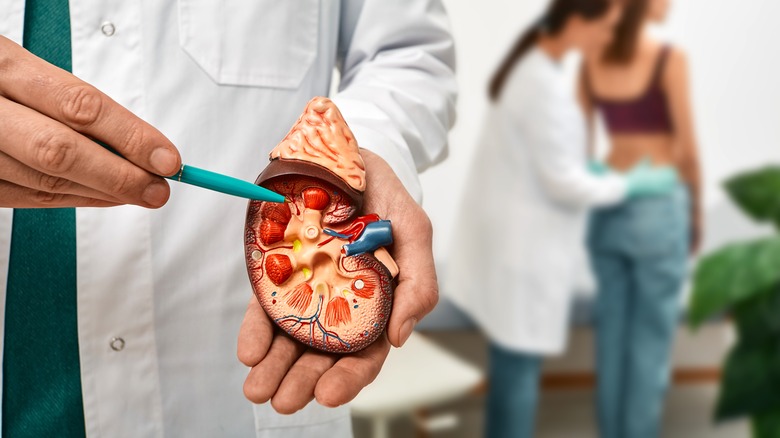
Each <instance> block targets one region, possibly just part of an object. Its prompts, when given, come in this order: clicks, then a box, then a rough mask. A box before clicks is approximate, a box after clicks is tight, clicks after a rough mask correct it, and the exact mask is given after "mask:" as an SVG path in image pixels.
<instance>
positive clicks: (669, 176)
mask: <svg viewBox="0 0 780 438" xmlns="http://www.w3.org/2000/svg"><path fill="white" fill-rule="evenodd" d="M619 16H620V8H619V6H618V5H617V4H615V3H613V2H611V1H610V0H553V2H552V4H551V5H550V7H549V9H548V10H547V12H546V13H545V14H544V16H543V17H542V18H541V19H540V20H539V21H538V22H537V23H536V24H535V25H534V26H533V27H532V28H531V29H530V30H528V31H527V32H526V33H525V34H524V35H523V36H522V37H521V38H520V40H519V41H518V42H517V43H516V44H515V46H514V47H513V48H512V50H511V52H510V53H509V55H508V57H507V58H506V60H504V62H503V64H502V65H501V66H500V67H499V69H498V71H497V73H496V74H495V76H494V78H493V81H492V83H491V85H490V97H491V100H492V105H491V107H490V109H489V112H488V115H487V120H486V123H485V126H484V133H483V135H482V137H481V141H480V144H479V148H478V150H477V152H476V154H477V155H476V157H475V158H474V160H473V162H474V167H473V168H472V170H471V174H470V175H469V179H468V182H467V189H466V193H465V198H464V204H463V207H462V211H461V214H460V215H459V224H458V225H457V226H456V232H457V234H456V236H455V238H454V239H453V241H454V242H455V248H456V249H455V250H453V251H451V254H452V260H451V264H450V266H449V267H450V268H451V269H450V274H451V275H449V276H448V278H447V280H448V281H447V282H446V283H445V287H444V290H445V291H446V293H449V294H451V297H452V299H453V300H454V302H455V303H456V304H457V305H458V307H460V308H461V309H463V310H464V311H465V312H466V313H467V314H469V315H470V316H472V317H473V318H474V320H475V321H476V322H477V324H478V325H479V326H480V327H481V329H482V330H483V331H484V332H485V334H486V335H487V336H488V338H489V340H490V344H491V345H490V354H489V357H490V376H491V385H490V391H489V396H488V403H487V415H486V430H487V434H486V435H487V436H488V437H489V438H493V437H504V436H506V437H527V436H531V435H532V434H533V429H534V415H535V407H536V401H537V393H538V381H539V374H540V363H541V357H542V356H545V355H553V354H557V353H560V352H561V351H562V350H563V348H564V346H565V341H566V333H567V327H568V316H569V306H570V298H571V293H572V290H573V289H574V282H575V278H574V277H575V268H576V263H575V262H576V257H574V256H575V255H576V254H578V253H581V251H582V245H583V239H584V228H585V222H586V214H587V212H588V210H589V209H590V208H591V207H595V206H602V205H609V204H615V203H619V202H621V201H622V200H624V199H626V198H627V197H634V196H646V195H654V194H658V193H666V192H667V191H670V190H671V189H672V188H673V186H674V183H675V181H676V174H675V173H674V171H672V170H671V169H670V168H663V169H654V168H651V167H649V166H646V165H643V166H637V167H635V168H633V169H632V170H631V171H629V172H628V173H626V174H625V175H619V174H616V173H610V172H598V171H597V170H594V169H590V170H589V168H588V166H587V130H586V123H585V119H584V116H583V111H582V107H581V106H580V105H579V103H578V101H577V98H576V95H577V94H576V88H575V85H576V81H575V77H576V75H574V74H570V73H569V70H567V69H566V68H565V62H564V60H565V58H567V54H569V53H570V52H571V51H572V50H575V49H579V50H582V51H589V50H595V49H598V48H600V47H603V46H604V45H606V44H607V43H609V41H610V39H611V35H612V31H613V27H614V25H615V23H616V22H617V20H618V19H619Z"/></svg>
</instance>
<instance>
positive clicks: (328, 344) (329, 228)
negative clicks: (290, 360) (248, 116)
mask: <svg viewBox="0 0 780 438" xmlns="http://www.w3.org/2000/svg"><path fill="white" fill-rule="evenodd" d="M270 158H271V162H270V163H269V164H268V166H267V167H266V168H265V170H264V171H263V172H262V173H261V174H260V176H259V177H258V178H257V181H256V182H255V183H256V184H259V185H261V186H263V187H266V188H268V189H271V190H273V191H275V192H277V193H280V194H282V195H284V196H285V197H286V198H287V202H286V203H285V204H277V203H272V202H262V201H250V203H249V208H248V210H247V217H246V227H245V234H244V246H245V250H246V262H247V269H248V271H249V278H250V281H251V283H252V288H253V289H254V292H255V296H256V297H257V299H258V301H259V302H260V304H261V305H262V307H263V309H264V310H265V312H266V313H267V314H268V315H269V317H270V318H271V319H272V320H273V321H274V322H275V323H276V325H277V326H279V327H280V328H281V329H282V330H284V331H285V332H287V333H288V334H290V335H291V336H292V337H293V338H295V339H297V340H298V341H300V342H302V343H304V344H306V345H308V346H311V347H314V348H317V349H319V350H323V351H327V352H331V353H351V352H355V351H359V350H361V349H363V348H365V347H366V346H368V345H369V344H371V343H372V342H373V341H375V340H376V338H377V337H379V335H380V334H381V333H382V332H383V331H384V329H385V325H386V324H387V320H388V318H389V316H390V309H391V306H392V296H393V279H394V278H395V276H396V275H397V274H398V267H397V265H396V264H395V262H394V261H393V259H392V257H391V256H390V254H389V253H388V252H387V250H386V249H385V248H384V246H387V245H390V244H392V242H393V237H392V229H391V226H390V221H386V220H382V219H380V218H379V217H378V216H377V215H375V214H364V213H363V212H362V211H361V209H362V205H363V192H364V190H365V188H366V170H365V165H364V164H363V158H362V157H361V156H360V151H359V149H358V145H357V142H356V141H355V138H354V136H353V135H352V132H351V131H350V129H349V127H348V126H347V123H346V122H345V121H344V119H343V117H342V115H341V113H340V112H339V110H338V108H337V107H336V105H335V104H334V103H333V102H332V101H330V99H327V98H324V97H315V98H314V99H312V100H311V101H310V102H309V104H308V105H307V106H306V109H305V111H304V113H303V114H302V115H301V117H300V118H299V119H298V122H297V123H296V124H295V125H294V126H293V128H292V129H291V130H290V132H289V133H288V134H287V136H286V137H285V138H284V140H282V142H281V143H279V145H277V146H276V148H274V149H273V151H271V157H270Z"/></svg>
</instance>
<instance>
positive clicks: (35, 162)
mask: <svg viewBox="0 0 780 438" xmlns="http://www.w3.org/2000/svg"><path fill="white" fill-rule="evenodd" d="M93 140H98V141H101V142H103V143H105V144H107V145H110V146H111V147H112V148H113V149H114V150H116V151H117V152H118V153H119V154H121V157H120V156H119V155H116V154H114V153H111V152H110V151H108V150H107V149H105V148H104V147H102V146H100V145H99V144H97V143H95V141H93ZM122 157H124V158H122ZM180 166H181V158H180V157H179V153H178V151H177V150H176V148H175V147H174V146H173V144H172V143H171V142H170V141H169V140H168V139H167V138H165V136H164V135H162V134H161V133H160V132H159V131H157V130H156V129H155V128H153V127H152V126H150V125H149V124H147V123H146V122H144V121H143V120H141V119H140V118H138V117H136V116H135V115H133V114H132V113H131V112H130V111H128V110H127V109H125V108H124V107H122V106H121V105H119V104H118V103H116V102H114V101H113V100H111V98H109V97H108V96H106V95H105V94H103V93H101V92H100V91H98V90H97V89H96V88H95V87H92V86H90V85H89V84H87V83H85V82H83V81H81V80H79V79H78V78H76V77H75V76H73V75H71V74H70V73H68V72H66V71H64V70H61V69H59V68H57V67H55V66H53V65H51V64H49V63H48V62H46V61H44V60H42V59H40V58H38V57H36V56H34V55H33V54H31V53H30V52H28V51H27V50H25V49H23V48H22V47H21V46H19V45H18V44H16V43H14V42H12V41H11V40H9V39H7V38H4V37H2V36H0V169H1V170H0V207H18V208H33V207H80V206H91V207H104V206H113V205H119V204H137V205H141V206H144V207H151V208H156V207H160V206H162V205H163V204H165V202H166V201H167V200H168V196H169V194H170V190H169V187H168V184H167V183H166V182H165V180H164V179H163V178H161V177H159V176H157V175H173V174H174V173H176V172H177V171H178V170H179V167H180Z"/></svg>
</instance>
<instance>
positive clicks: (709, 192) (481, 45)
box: [421, 0, 780, 325]
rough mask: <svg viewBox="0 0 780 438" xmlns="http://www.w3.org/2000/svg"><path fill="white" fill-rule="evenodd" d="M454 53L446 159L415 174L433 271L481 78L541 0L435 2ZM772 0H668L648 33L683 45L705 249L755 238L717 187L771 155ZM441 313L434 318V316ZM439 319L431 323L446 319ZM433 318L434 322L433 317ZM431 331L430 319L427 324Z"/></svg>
mask: <svg viewBox="0 0 780 438" xmlns="http://www.w3.org/2000/svg"><path fill="white" fill-rule="evenodd" d="M444 3H445V6H446V7H447V9H448V12H449V15H450V19H451V22H452V28H453V33H454V35H455V40H456V46H457V54H458V78H459V84H460V97H459V101H458V121H457V124H456V126H455V128H454V129H453V130H452V132H451V134H450V156H449V158H448V159H447V160H446V161H445V162H444V163H442V164H440V165H438V166H436V167H435V168H433V169H430V170H428V171H427V172H425V173H424V174H423V175H422V176H421V179H422V182H423V188H424V193H425V200H424V206H425V209H426V211H428V214H429V215H430V217H431V219H432V221H433V223H434V227H435V230H436V236H435V244H434V246H435V252H436V256H437V261H438V263H439V265H440V266H442V267H443V266H446V253H447V252H448V251H451V250H457V247H456V246H453V245H452V244H451V242H452V241H453V238H455V237H456V236H452V227H453V218H454V215H455V214H456V212H457V207H458V205H459V203H460V192H461V190H462V188H463V175H464V174H465V172H466V169H468V166H469V162H470V161H471V160H473V159H476V157H477V153H478V149H479V144H478V143H477V140H478V134H479V130H480V128H481V121H482V117H483V113H484V110H485V107H486V103H487V100H486V93H485V91H486V87H487V82H488V80H489V78H490V76H491V74H492V73H493V70H494V69H495V68H496V66H497V64H498V63H499V62H500V60H501V59H502V57H503V56H504V54H505V52H506V51H507V50H508V48H509V46H510V45H511V44H512V43H513V42H514V40H515V38H516V37H517V35H518V34H519V32H520V31H521V30H522V29H523V28H525V26H526V25H527V24H528V23H530V22H532V21H534V20H535V19H536V18H537V17H538V16H539V15H540V14H541V12H542V9H543V8H544V7H545V5H546V3H547V2H546V1H545V0H444ZM777 17H780V2H778V1H777V0H739V1H737V0H676V1H675V0H672V9H671V11H670V15H669V19H668V20H667V23H666V24H665V25H664V26H662V27H661V28H659V29H657V32H658V33H659V34H660V35H662V36H663V37H664V38H666V39H669V40H670V41H671V42H672V43H673V44H675V45H677V46H679V47H682V48H683V49H685V50H686V51H687V53H688V56H689V62H690V66H691V75H692V78H691V81H692V84H691V86H692V89H693V99H694V101H693V106H694V110H695V119H696V122H697V131H698V137H699V144H700V153H701V156H702V161H703V167H704V177H705V182H706V184H705V205H706V213H705V215H706V231H707V233H706V236H705V250H706V249H711V248H713V247H715V246H719V245H720V244H722V243H723V242H725V241H729V240H733V239H736V238H744V237H748V236H752V235H755V234H756V233H759V232H763V229H762V228H759V227H756V226H754V225H752V224H750V223H749V222H748V221H747V220H745V219H743V218H742V217H741V216H740V215H739V213H737V212H736V211H735V210H734V209H733V207H731V206H730V204H729V202H728V200H727V199H725V196H724V194H723V192H722V191H721V189H720V183H721V181H722V180H723V179H724V178H725V177H727V176H728V175H732V174H734V173H735V172H738V171H740V170H743V169H749V168H752V167H756V166H760V165H765V164H768V163H770V162H771V163H775V162H778V161H780V160H778V156H779V155H780V84H779V83H778V81H779V80H780V26H778V25H777ZM440 313H441V312H440ZM442 316H444V315H440V317H439V318H438V319H439V320H446V318H442ZM433 319H437V318H436V317H435V316H434V318H433ZM430 323H433V324H434V325H437V324H436V323H435V321H431V322H429V324H430Z"/></svg>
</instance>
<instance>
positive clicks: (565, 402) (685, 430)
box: [353, 327, 749, 438]
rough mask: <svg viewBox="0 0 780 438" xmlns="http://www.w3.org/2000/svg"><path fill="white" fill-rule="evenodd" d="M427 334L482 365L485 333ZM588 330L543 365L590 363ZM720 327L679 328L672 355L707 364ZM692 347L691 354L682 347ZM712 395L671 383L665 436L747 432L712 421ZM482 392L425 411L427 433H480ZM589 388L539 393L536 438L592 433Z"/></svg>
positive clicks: (556, 368) (407, 424) (406, 426)
mask: <svg viewBox="0 0 780 438" xmlns="http://www.w3.org/2000/svg"><path fill="white" fill-rule="evenodd" d="M428 336H429V338H431V339H433V340H434V341H436V342H437V343H439V344H440V345H442V346H444V347H446V348H447V349H448V350H450V351H451V352H453V353H454V354H456V355H458V356H460V357H462V358H463V359H465V360H468V361H470V362H472V363H474V364H476V365H478V366H480V367H482V368H483V369H484V365H485V355H484V350H485V344H484V339H482V337H481V336H479V335H478V334H476V333H473V332H464V333H453V332H440V333H436V332H433V333H428ZM589 336H590V333H588V331H579V332H577V331H575V333H573V335H572V345H571V348H570V349H569V352H568V353H567V354H566V356H564V358H559V359H556V360H554V361H550V362H549V363H547V364H546V366H545V369H547V370H548V371H552V372H560V371H564V372H565V371H569V370H577V369H581V368H582V367H585V368H586V369H587V367H589V366H590V364H591V363H592V357H589V355H590V348H589V347H588V345H589V343H590V339H589ZM723 336H724V334H723V331H722V330H721V329H719V328H717V327H713V328H710V329H708V330H705V331H703V332H700V333H698V334H696V335H695V336H694V335H691V334H690V333H685V332H681V333H680V336H679V340H678V344H677V346H676V349H675V350H676V351H675V360H676V362H677V363H682V364H684V365H702V364H704V365H706V364H707V363H709V362H710V361H715V363H717V362H718V361H719V356H720V355H721V354H722V351H724V348H723V347H722V346H721V347H720V348H719V347H717V346H716V344H718V342H721V341H722V340H723ZM692 350H695V351H697V352H698V353H697V354H695V355H691V354H690V353H688V354H687V355H686V352H690V351H692ZM716 396H717V388H716V385H715V384H714V383H713V384H707V383H705V384H689V385H680V386H676V387H673V388H672V389H671V390H670V392H669V394H668V399H667V404H666V414H665V418H664V434H663V437H666V438H747V437H748V436H749V432H748V425H747V422H745V421H739V422H736V423H730V424H724V425H720V426H714V425H713V424H712V421H711V412H712V407H713V404H714V402H715V398H716ZM483 400H484V397H483V396H479V395H474V396H469V397H466V398H464V399H462V400H459V401H457V402H454V403H450V404H449V405H446V406H439V407H436V408H434V409H432V410H431V411H430V412H429V413H428V417H427V418H428V421H429V422H430V424H436V423H438V424H439V425H440V426H441V427H440V428H438V429H436V428H432V429H429V433H428V434H427V435H420V436H428V437H431V438H439V437H441V438H445V437H446V438H479V437H481V436H482V427H483V412H482V409H483ZM593 409H594V408H593V393H592V391H591V390H590V389H567V390H550V391H545V392H544V393H543V394H542V399H541V403H540V406H539V414H538V425H537V434H536V436H537V437H539V438H579V437H582V438H591V437H593V438H597V437H598V434H597V432H596V425H595V421H594V410H593ZM415 423H416V421H415V420H413V419H411V418H397V419H395V420H394V421H392V423H391V424H390V437H392V438H406V437H415V436H418V429H417V428H416V425H415ZM353 425H354V432H355V437H356V438H369V437H371V428H370V424H369V423H368V422H367V421H365V420H361V419H355V420H354V421H353Z"/></svg>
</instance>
